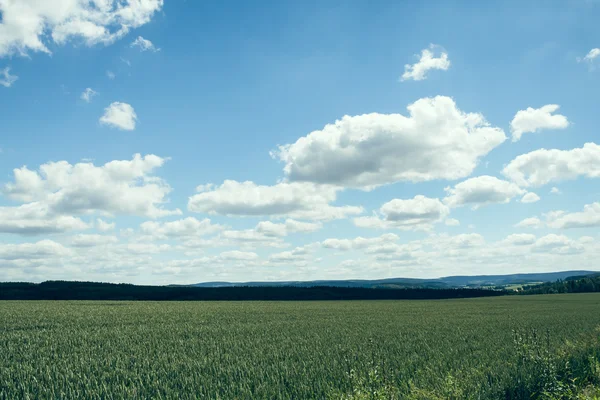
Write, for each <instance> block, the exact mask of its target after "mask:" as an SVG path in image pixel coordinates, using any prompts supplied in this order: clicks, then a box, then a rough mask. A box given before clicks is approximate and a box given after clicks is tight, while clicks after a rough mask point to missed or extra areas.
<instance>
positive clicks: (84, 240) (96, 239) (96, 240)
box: [71, 234, 119, 247]
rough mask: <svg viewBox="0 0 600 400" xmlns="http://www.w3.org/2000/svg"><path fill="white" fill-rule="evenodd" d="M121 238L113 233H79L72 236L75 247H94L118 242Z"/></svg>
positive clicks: (72, 244)
mask: <svg viewBox="0 0 600 400" xmlns="http://www.w3.org/2000/svg"><path fill="white" fill-rule="evenodd" d="M118 241H119V239H117V237H116V236H112V235H96V234H79V235H75V236H73V237H72V238H71V246H73V247H94V246H101V245H104V244H111V243H117V242H118Z"/></svg>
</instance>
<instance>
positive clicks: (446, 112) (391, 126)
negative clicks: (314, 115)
mask: <svg viewBox="0 0 600 400" xmlns="http://www.w3.org/2000/svg"><path fill="white" fill-rule="evenodd" d="M408 111H409V117H405V116H403V115H401V114H377V113H372V114H364V115H359V116H353V117H352V116H344V117H343V118H342V119H341V120H338V121H336V122H335V123H334V124H329V125H326V126H325V128H323V130H320V131H314V132H312V133H310V134H309V135H307V136H305V137H302V138H300V139H298V141H296V142H295V143H293V144H287V145H283V146H279V148H278V149H277V150H276V151H272V152H271V156H272V157H274V158H278V159H280V160H281V161H283V162H284V163H285V168H284V172H285V174H286V176H287V178H288V179H289V180H290V181H309V182H314V183H321V184H333V185H339V186H346V187H357V188H366V189H370V188H373V187H376V186H380V185H385V184H389V183H393V182H398V181H408V182H420V181H430V180H434V179H450V180H453V179H459V178H463V177H466V176H468V175H470V174H471V173H472V172H473V170H474V168H475V167H476V165H477V163H478V161H479V159H480V158H481V157H483V156H485V155H486V154H488V153H489V152H490V151H491V150H492V149H494V148H495V147H497V146H498V145H500V144H501V143H502V142H504V141H505V139H506V137H505V135H504V132H503V131H502V130H501V129H500V128H495V127H491V126H490V125H489V124H488V123H487V122H486V120H485V118H484V117H483V115H481V114H477V113H464V112H462V111H461V110H459V109H458V108H457V107H456V104H455V103H454V100H452V99H451V98H449V97H444V96H437V97H435V98H424V99H420V100H417V101H416V102H415V103H413V104H411V105H409V106H408Z"/></svg>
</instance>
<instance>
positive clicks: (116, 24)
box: [0, 0, 163, 57]
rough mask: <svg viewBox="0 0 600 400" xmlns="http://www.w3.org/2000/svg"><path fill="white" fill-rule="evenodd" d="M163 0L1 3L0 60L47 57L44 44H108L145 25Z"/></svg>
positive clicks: (33, 0) (20, 0)
mask: <svg viewBox="0 0 600 400" xmlns="http://www.w3.org/2000/svg"><path fill="white" fill-rule="evenodd" d="M162 5H163V0H143V1H140V0H91V1H73V0H44V1H37V0H19V1H10V0H9V1H0V14H2V19H1V20H0V57H2V56H7V55H11V54H15V53H16V54H21V55H26V54H27V53H28V52H30V51H34V52H35V51H41V52H45V53H50V50H49V49H48V47H47V45H46V43H48V42H49V41H50V39H51V40H52V41H53V42H54V43H56V44H64V43H66V42H67V41H69V40H72V39H78V40H82V41H83V42H84V43H85V44H87V45H88V46H91V45H94V44H98V43H102V44H110V43H113V42H114V41H115V40H117V39H119V38H121V37H123V36H125V35H126V34H127V33H128V32H129V30H130V29H131V28H137V27H139V26H141V25H144V24H146V23H148V22H149V21H150V20H151V18H152V16H153V15H154V13H155V12H156V11H158V10H160V9H161V8H162Z"/></svg>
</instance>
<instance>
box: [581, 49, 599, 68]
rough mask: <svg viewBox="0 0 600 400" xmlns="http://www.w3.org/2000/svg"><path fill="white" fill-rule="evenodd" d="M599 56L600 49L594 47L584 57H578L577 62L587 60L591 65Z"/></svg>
mask: <svg viewBox="0 0 600 400" xmlns="http://www.w3.org/2000/svg"><path fill="white" fill-rule="evenodd" d="M598 57H600V49H599V48H593V49H591V50H590V51H589V52H588V53H587V54H586V55H585V56H584V57H577V62H587V63H589V64H590V65H591V64H592V63H593V62H594V60H595V59H596V58H598Z"/></svg>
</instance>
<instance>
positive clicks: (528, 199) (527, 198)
mask: <svg viewBox="0 0 600 400" xmlns="http://www.w3.org/2000/svg"><path fill="white" fill-rule="evenodd" d="M538 201H540V196H538V195H537V194H535V193H533V192H527V193H525V195H524V196H523V197H522V198H521V203H535V202H538Z"/></svg>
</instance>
